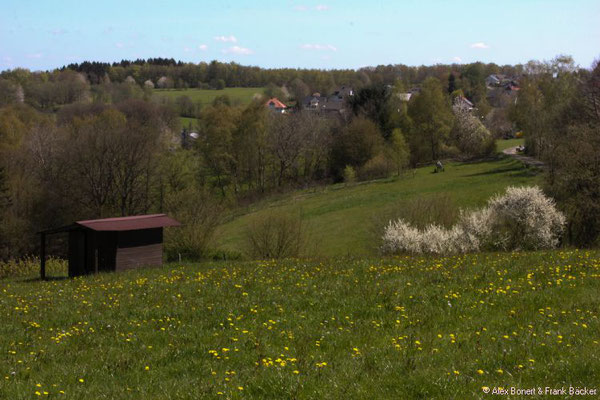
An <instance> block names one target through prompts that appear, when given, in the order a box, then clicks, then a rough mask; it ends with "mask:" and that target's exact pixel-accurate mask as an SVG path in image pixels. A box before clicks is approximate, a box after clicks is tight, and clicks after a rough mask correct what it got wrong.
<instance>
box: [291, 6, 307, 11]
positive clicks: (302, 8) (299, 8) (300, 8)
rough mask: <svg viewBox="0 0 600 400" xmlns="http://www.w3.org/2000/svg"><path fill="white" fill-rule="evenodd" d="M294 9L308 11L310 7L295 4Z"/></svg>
mask: <svg viewBox="0 0 600 400" xmlns="http://www.w3.org/2000/svg"><path fill="white" fill-rule="evenodd" d="M294 10H296V11H306V10H308V7H306V6H295V7H294Z"/></svg>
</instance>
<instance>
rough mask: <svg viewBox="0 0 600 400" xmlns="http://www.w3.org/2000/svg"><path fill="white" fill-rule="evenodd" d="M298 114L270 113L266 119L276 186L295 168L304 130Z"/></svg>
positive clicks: (300, 151)
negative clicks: (273, 160)
mask: <svg viewBox="0 0 600 400" xmlns="http://www.w3.org/2000/svg"><path fill="white" fill-rule="evenodd" d="M299 118H300V117H299V114H292V115H280V114H274V113H271V114H270V115H269V119H268V125H267V126H268V135H269V136H268V137H269V140H268V145H269V148H270V151H271V153H272V154H273V156H274V158H275V162H276V164H277V166H276V168H275V169H276V171H277V186H282V184H283V181H284V177H285V174H286V173H288V172H289V171H290V170H291V169H293V168H297V162H298V161H299V158H300V154H301V153H302V145H303V142H304V140H303V139H304V138H303V135H304V133H305V131H304V130H303V127H302V125H300V124H299V123H298V122H299V121H298V119H299Z"/></svg>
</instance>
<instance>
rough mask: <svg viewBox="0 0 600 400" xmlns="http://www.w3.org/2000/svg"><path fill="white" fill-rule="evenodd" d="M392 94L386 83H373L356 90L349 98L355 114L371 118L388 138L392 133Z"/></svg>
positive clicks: (349, 103)
mask: <svg viewBox="0 0 600 400" xmlns="http://www.w3.org/2000/svg"><path fill="white" fill-rule="evenodd" d="M391 94H392V91H391V90H389V89H388V88H387V87H386V86H384V85H372V86H369V87H366V88H363V89H360V90H358V91H356V93H355V94H354V96H351V97H349V98H348V105H349V106H350V109H351V110H352V113H353V114H354V115H355V116H359V117H363V118H369V119H370V120H371V121H373V122H374V123H376V124H377V126H378V128H379V130H380V132H381V134H382V135H383V137H385V138H388V137H389V136H390V135H391V133H392V129H393V126H392V120H391V114H392V107H391V101H390V100H391V99H390V97H391Z"/></svg>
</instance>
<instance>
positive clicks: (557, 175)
mask: <svg viewBox="0 0 600 400" xmlns="http://www.w3.org/2000/svg"><path fill="white" fill-rule="evenodd" d="M598 105H600V65H599V64H596V65H595V68H594V70H593V71H592V73H591V75H590V76H589V77H587V78H586V79H583V82H582V83H581V84H580V85H578V87H577V95H576V96H574V97H573V98H572V100H571V105H570V106H569V107H566V108H564V109H563V112H562V113H561V116H560V118H559V121H562V122H563V123H562V125H559V126H558V129H559V134H558V135H556V136H554V137H553V139H554V140H553V142H554V144H553V147H554V148H556V152H557V153H558V154H557V157H556V159H555V166H554V171H553V173H549V174H547V175H546V184H547V186H548V189H549V190H550V192H551V193H552V194H553V195H554V196H555V197H556V199H557V201H558V202H559V205H560V206H561V208H562V209H563V210H564V212H565V213H566V215H567V221H568V222H567V238H568V240H569V242H570V243H571V244H574V245H578V246H593V245H598V244H599V242H600V205H599V202H598V198H600V157H599V155H600V112H599V108H598Z"/></svg>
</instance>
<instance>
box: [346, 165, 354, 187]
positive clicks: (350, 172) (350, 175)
mask: <svg viewBox="0 0 600 400" xmlns="http://www.w3.org/2000/svg"><path fill="white" fill-rule="evenodd" d="M355 181H356V171H355V170H354V168H352V166H351V165H346V168H344V183H346V184H351V183H354V182H355Z"/></svg>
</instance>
